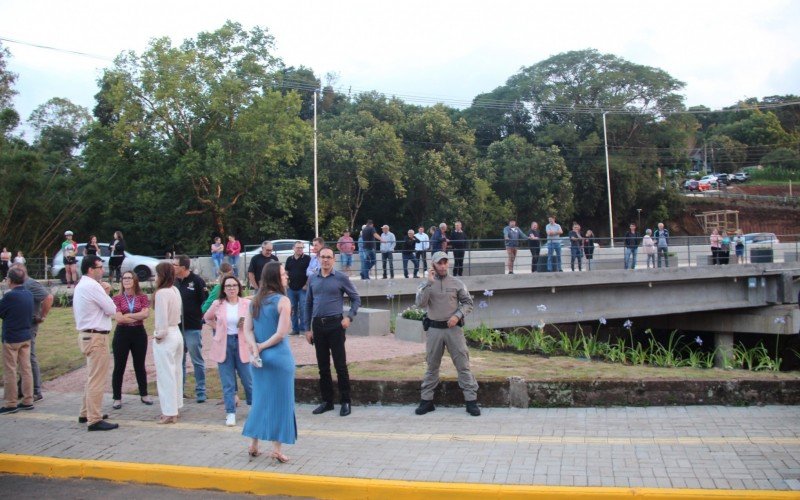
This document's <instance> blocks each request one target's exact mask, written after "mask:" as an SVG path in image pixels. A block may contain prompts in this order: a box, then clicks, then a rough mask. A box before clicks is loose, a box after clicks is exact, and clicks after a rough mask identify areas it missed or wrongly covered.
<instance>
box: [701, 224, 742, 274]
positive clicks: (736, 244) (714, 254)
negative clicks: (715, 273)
mask: <svg viewBox="0 0 800 500" xmlns="http://www.w3.org/2000/svg"><path fill="white" fill-rule="evenodd" d="M709 240H710V243H711V264H712V265H725V264H728V263H729V262H730V258H731V247H733V249H734V255H735V256H736V262H737V263H738V264H744V263H745V256H744V244H745V241H744V235H743V234H742V230H741V229H737V230H736V232H735V233H734V234H733V237H731V234H730V233H729V232H728V231H725V230H724V229H723V230H719V229H713V230H712V231H711V236H710V237H709Z"/></svg>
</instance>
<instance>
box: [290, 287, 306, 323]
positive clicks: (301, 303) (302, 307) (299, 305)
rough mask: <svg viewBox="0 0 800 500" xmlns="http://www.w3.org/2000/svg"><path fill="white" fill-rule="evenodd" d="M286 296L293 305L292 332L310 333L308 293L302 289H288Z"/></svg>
mask: <svg viewBox="0 0 800 500" xmlns="http://www.w3.org/2000/svg"><path fill="white" fill-rule="evenodd" d="M286 296H287V297H289V302H291V303H292V331H293V332H307V331H309V330H310V328H306V291H305V290H303V289H302V288H301V289H300V290H292V289H291V288H287V289H286Z"/></svg>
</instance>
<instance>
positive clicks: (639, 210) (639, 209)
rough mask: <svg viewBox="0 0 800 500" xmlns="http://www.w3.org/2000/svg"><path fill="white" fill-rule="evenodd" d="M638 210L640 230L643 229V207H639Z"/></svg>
mask: <svg viewBox="0 0 800 500" xmlns="http://www.w3.org/2000/svg"><path fill="white" fill-rule="evenodd" d="M636 212H638V213H637V220H638V221H639V223H638V224H637V225H636V227H638V228H639V231H641V230H642V209H641V208H637V209H636Z"/></svg>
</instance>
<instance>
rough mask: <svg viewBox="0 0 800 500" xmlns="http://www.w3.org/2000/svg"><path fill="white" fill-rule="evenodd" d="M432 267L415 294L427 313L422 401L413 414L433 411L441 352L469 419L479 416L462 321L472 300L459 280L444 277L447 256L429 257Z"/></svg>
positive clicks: (446, 275)
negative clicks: (446, 354)
mask: <svg viewBox="0 0 800 500" xmlns="http://www.w3.org/2000/svg"><path fill="white" fill-rule="evenodd" d="M432 263H433V266H432V267H431V269H429V270H428V275H427V279H426V280H425V281H423V282H422V283H421V284H420V286H419V290H418V291H417V300H416V305H417V307H421V308H424V309H426V310H427V311H428V314H427V317H426V318H425V320H424V328H425V330H426V331H427V332H428V336H427V337H428V338H427V341H426V345H425V358H426V359H425V360H426V362H427V363H428V369H427V370H426V371H425V378H424V379H423V380H422V398H421V399H422V400H421V401H420V403H419V407H418V408H417V409H416V410H415V413H416V414H417V415H424V414H426V413H428V412H431V411H434V410H435V409H436V407H435V406H434V405H433V393H434V390H435V389H436V386H437V385H439V366H440V365H441V364H442V356H443V355H444V349H445V347H446V348H447V352H449V353H450V358H451V359H452V360H453V364H454V365H455V366H456V370H457V371H458V386H459V387H460V388H461V390H462V391H463V392H464V400H465V401H466V404H467V413H469V414H470V415H472V416H473V417H477V416H478V415H480V414H481V409H480V408H479V407H478V382H477V381H476V380H475V377H474V376H473V375H472V372H471V371H470V369H469V351H468V350H467V341H466V339H465V338H464V331H463V330H462V329H461V327H462V326H463V325H464V317H465V316H466V315H467V314H469V313H470V312H472V297H470V295H469V292H468V291H467V287H465V286H464V283H462V282H461V280H458V279H456V278H454V277H452V276H448V274H447V263H448V259H447V254H446V253H444V252H436V253H434V254H433V259H432Z"/></svg>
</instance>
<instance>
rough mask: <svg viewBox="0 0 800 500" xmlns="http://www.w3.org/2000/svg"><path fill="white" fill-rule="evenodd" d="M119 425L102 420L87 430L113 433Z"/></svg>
mask: <svg viewBox="0 0 800 500" xmlns="http://www.w3.org/2000/svg"><path fill="white" fill-rule="evenodd" d="M118 427H119V424H109V423H108V422H106V421H105V420H100V421H98V422H95V423H93V424H92V425H90V426H89V427H87V428H86V430H87V431H113V430H114V429H116V428H118Z"/></svg>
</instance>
